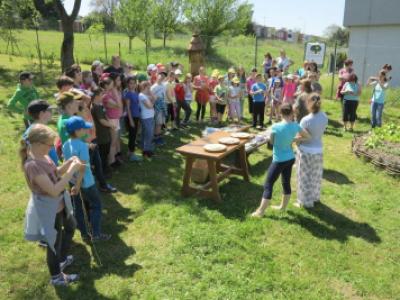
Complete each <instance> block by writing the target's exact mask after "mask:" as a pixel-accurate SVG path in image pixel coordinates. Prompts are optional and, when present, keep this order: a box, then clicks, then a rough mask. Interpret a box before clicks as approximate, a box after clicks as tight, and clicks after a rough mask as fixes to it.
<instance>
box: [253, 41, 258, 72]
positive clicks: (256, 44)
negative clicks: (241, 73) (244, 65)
mask: <svg viewBox="0 0 400 300" xmlns="http://www.w3.org/2000/svg"><path fill="white" fill-rule="evenodd" d="M257 56H258V38H257V35H256V41H255V47H254V68H257Z"/></svg>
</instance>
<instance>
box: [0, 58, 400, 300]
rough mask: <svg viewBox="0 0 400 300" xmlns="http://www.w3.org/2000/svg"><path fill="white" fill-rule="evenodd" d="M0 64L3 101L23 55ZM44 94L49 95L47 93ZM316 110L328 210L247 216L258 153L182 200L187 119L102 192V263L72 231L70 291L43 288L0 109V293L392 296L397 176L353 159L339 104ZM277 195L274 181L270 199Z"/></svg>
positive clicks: (394, 114) (11, 137) (17, 126)
mask: <svg viewBox="0 0 400 300" xmlns="http://www.w3.org/2000/svg"><path fill="white" fill-rule="evenodd" d="M0 63H1V65H2V66H3V70H2V72H1V76H2V78H1V80H0V83H1V84H2V86H1V89H0V105H2V103H1V102H3V101H4V99H7V98H8V96H9V95H10V94H11V92H12V91H13V89H14V84H10V82H12V78H15V75H16V70H18V69H21V68H23V67H24V64H29V63H30V62H29V61H28V60H27V61H25V59H16V58H14V59H13V60H12V61H9V58H8V57H7V56H2V55H0ZM52 76H53V73H50V74H49V82H51V81H50V79H51V78H52ZM41 92H42V93H45V94H46V95H51V93H52V88H50V87H49V86H48V87H46V89H45V90H43V89H41ZM365 100H366V99H364V102H365ZM3 103H4V102H3ZM324 108H325V110H326V111H327V112H328V113H329V117H330V125H329V128H328V131H327V135H326V136H325V138H324V140H325V176H324V181H323V189H322V201H323V203H324V205H322V206H320V207H318V208H316V209H314V210H312V211H309V212H307V211H304V210H298V209H295V208H293V207H290V208H289V210H288V212H287V213H277V212H271V211H270V212H268V217H267V218H264V219H262V220H253V219H250V218H248V215H249V213H250V212H251V211H252V210H253V209H254V208H255V207H256V206H257V205H258V201H259V198H260V196H261V193H262V183H263V180H264V177H265V171H266V169H267V167H268V165H269V162H270V155H271V153H270V151H269V150H267V149H265V148H263V149H262V150H261V151H260V152H258V153H256V154H255V155H253V156H251V158H250V162H251V165H252V167H251V175H252V177H251V182H249V183H246V182H243V181H242V180H241V179H240V178H239V177H233V178H231V179H230V180H226V181H225V182H224V183H223V184H222V185H221V193H222V196H223V199H224V202H223V203H222V204H220V205H216V204H214V203H213V202H211V201H207V200H204V201H203V200H198V199H196V198H188V199H183V198H182V197H181V196H180V193H179V189H180V184H181V177H182V172H183V166H184V165H183V160H182V157H181V156H180V155H177V154H176V153H175V152H174V149H175V147H177V146H178V145H181V144H182V143H184V142H187V141H189V140H190V139H191V138H192V137H194V136H195V135H199V134H200V130H201V128H200V127H198V126H195V127H194V128H192V129H191V130H190V131H189V132H182V133H179V134H177V136H175V137H168V138H167V142H168V146H167V147H165V148H163V149H162V150H160V151H158V156H157V158H155V159H154V160H153V161H152V162H146V163H143V164H141V165H134V164H127V165H125V166H124V167H123V168H121V170H120V171H118V172H117V173H116V174H115V175H114V177H113V180H112V183H113V184H115V186H117V187H118V188H119V190H120V192H119V193H117V194H115V195H114V196H104V197H103V203H104V230H105V231H107V232H112V233H113V239H112V240H111V241H110V242H109V243H107V244H99V245H98V252H99V254H100V257H101V259H102V262H103V266H102V267H99V266H98V265H97V264H96V262H95V261H94V260H93V259H92V258H91V257H92V256H91V253H92V249H91V248H90V247H88V246H86V245H85V244H83V243H82V241H81V240H80V238H79V237H78V236H79V234H77V235H76V237H75V244H74V246H73V248H72V250H71V251H72V252H73V253H74V255H75V256H76V264H75V265H74V266H73V267H72V268H71V269H70V272H79V273H80V275H81V276H82V281H81V282H80V283H79V284H77V285H74V286H72V287H71V288H69V289H53V288H52V287H50V286H49V285H48V284H47V282H48V272H47V269H46V267H45V265H44V252H43V251H42V250H41V249H40V248H38V247H37V246H36V245H34V244H32V243H28V242H25V241H24V240H23V239H22V224H23V218H24V210H25V207H26V203H27V197H28V190H27V188H26V185H25V182H24V178H23V175H22V173H21V172H20V170H19V161H18V158H17V155H16V153H17V148H18V139H19V137H20V135H21V132H22V131H21V130H22V129H21V123H22V122H21V121H20V117H19V116H14V117H11V116H9V115H7V114H6V112H5V110H4V109H1V112H2V113H1V116H0V128H1V136H2V139H1V141H0V164H1V166H2V168H1V169H0V178H2V180H1V185H0V295H2V296H1V297H0V298H8V299H10V298H11V299H24V298H29V299H45V298H46V299H51V298H62V299H76V298H78V297H79V298H80V299H128V298H132V299H137V298H141V299H207V298H208V299H228V298H229V299H395V298H396V297H398V295H399V294H400V288H399V287H400V284H399V283H400V282H399V280H398V278H397V273H398V268H399V265H398V261H399V259H400V255H399V253H400V251H399V250H400V245H399V240H400V235H399V231H398V219H399V213H400V211H399V207H400V205H399V204H400V200H399V197H398V191H399V187H400V185H399V181H398V179H394V178H391V177H389V176H387V175H385V174H384V173H383V172H382V171H379V170H377V169H375V168H374V167H372V166H371V165H369V164H365V163H363V162H362V161H360V160H359V159H357V158H355V156H354V155H352V154H351V152H350V142H351V135H350V134H348V133H346V134H344V135H343V133H342V131H341V130H340V128H339V127H340V125H339V124H338V122H337V119H338V118H339V107H338V105H337V103H335V102H332V101H326V102H325V104H324ZM386 112H387V114H386V115H385V118H386V120H387V119H388V118H390V119H398V118H399V117H400V110H399V108H398V107H397V108H396V107H395V106H393V105H391V106H389V105H388V106H387V107H386ZM359 115H360V117H361V123H360V124H359V128H360V129H361V130H367V129H368V123H367V122H368V120H367V118H366V117H367V116H368V106H367V105H365V104H363V105H361V107H360V112H359ZM295 181H296V179H295V178H293V184H295ZM280 191H281V189H280V187H279V184H277V188H276V190H275V192H274V202H277V201H278V198H279V194H280Z"/></svg>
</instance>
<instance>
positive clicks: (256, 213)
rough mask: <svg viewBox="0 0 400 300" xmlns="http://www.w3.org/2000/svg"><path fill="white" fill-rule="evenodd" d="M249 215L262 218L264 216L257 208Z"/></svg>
mask: <svg viewBox="0 0 400 300" xmlns="http://www.w3.org/2000/svg"><path fill="white" fill-rule="evenodd" d="M251 216H252V217H253V218H262V217H263V216H264V213H263V212H261V211H260V210H258V209H257V210H256V211H255V212H253V213H252V214H251Z"/></svg>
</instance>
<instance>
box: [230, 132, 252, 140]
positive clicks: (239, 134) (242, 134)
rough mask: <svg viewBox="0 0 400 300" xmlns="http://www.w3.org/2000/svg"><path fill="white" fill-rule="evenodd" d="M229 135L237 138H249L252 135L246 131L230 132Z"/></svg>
mask: <svg viewBox="0 0 400 300" xmlns="http://www.w3.org/2000/svg"><path fill="white" fill-rule="evenodd" d="M231 137H233V138H238V139H248V138H251V137H252V135H251V134H250V133H248V132H233V133H231Z"/></svg>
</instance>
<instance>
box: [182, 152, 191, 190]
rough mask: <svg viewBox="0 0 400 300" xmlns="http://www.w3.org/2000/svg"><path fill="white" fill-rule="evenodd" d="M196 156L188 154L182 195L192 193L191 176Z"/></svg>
mask: <svg viewBox="0 0 400 300" xmlns="http://www.w3.org/2000/svg"><path fill="white" fill-rule="evenodd" d="M193 162H194V158H193V157H191V156H186V165H185V174H184V175H183V185H182V195H183V196H189V195H190V188H189V187H190V178H191V177H192V167H193Z"/></svg>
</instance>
